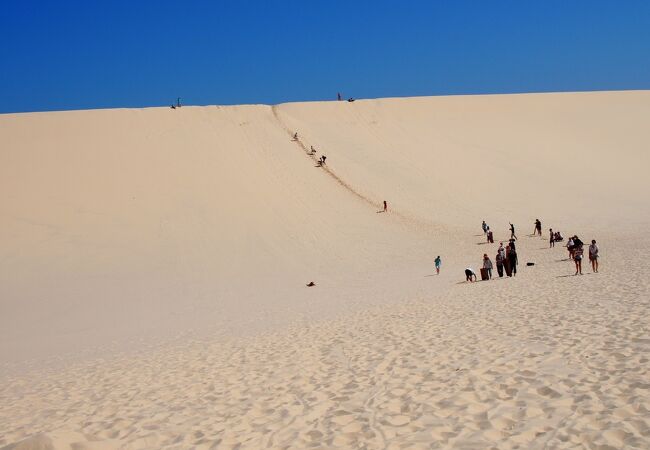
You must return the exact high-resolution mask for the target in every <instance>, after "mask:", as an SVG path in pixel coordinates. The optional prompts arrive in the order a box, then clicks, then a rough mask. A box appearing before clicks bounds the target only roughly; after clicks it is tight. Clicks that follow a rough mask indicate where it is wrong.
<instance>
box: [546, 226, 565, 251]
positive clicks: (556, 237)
mask: <svg viewBox="0 0 650 450" xmlns="http://www.w3.org/2000/svg"><path fill="white" fill-rule="evenodd" d="M548 232H549V238H548V246H549V248H550V247H555V243H556V242H562V241H563V240H564V237H563V236H562V233H560V232H559V231H553V228H549V230H548Z"/></svg>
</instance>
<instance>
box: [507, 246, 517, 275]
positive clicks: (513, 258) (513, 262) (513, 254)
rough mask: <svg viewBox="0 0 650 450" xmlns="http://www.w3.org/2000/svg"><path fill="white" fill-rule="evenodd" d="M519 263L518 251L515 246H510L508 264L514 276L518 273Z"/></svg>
mask: <svg viewBox="0 0 650 450" xmlns="http://www.w3.org/2000/svg"><path fill="white" fill-rule="evenodd" d="M517 263H518V261H517V251H516V250H515V249H514V247H512V246H510V250H509V251H508V264H509V265H510V271H511V272H512V276H516V275H517Z"/></svg>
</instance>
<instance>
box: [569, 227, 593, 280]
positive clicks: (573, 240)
mask: <svg viewBox="0 0 650 450" xmlns="http://www.w3.org/2000/svg"><path fill="white" fill-rule="evenodd" d="M566 247H567V250H568V251H569V258H570V259H572V260H573V262H574V264H575V265H576V273H575V274H574V275H582V259H583V257H584V249H583V247H584V243H583V242H582V240H581V239H580V238H579V237H578V236H577V235H574V236H572V237H570V238H569V241H568V242H567V245H566ZM588 251H589V262H590V263H591V270H592V272H594V273H598V257H599V256H598V252H599V249H598V244H596V240H595V239H592V240H591V245H589V249H588Z"/></svg>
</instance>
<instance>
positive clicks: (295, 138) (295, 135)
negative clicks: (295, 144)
mask: <svg viewBox="0 0 650 450" xmlns="http://www.w3.org/2000/svg"><path fill="white" fill-rule="evenodd" d="M293 140H294V141H297V140H298V132H297V131H296V132H295V133H294V134H293Z"/></svg>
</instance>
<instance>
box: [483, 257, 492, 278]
mask: <svg viewBox="0 0 650 450" xmlns="http://www.w3.org/2000/svg"><path fill="white" fill-rule="evenodd" d="M483 268H484V269H485V270H486V271H487V276H488V280H491V279H492V261H491V260H490V257H489V256H488V255H487V253H484V254H483Z"/></svg>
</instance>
